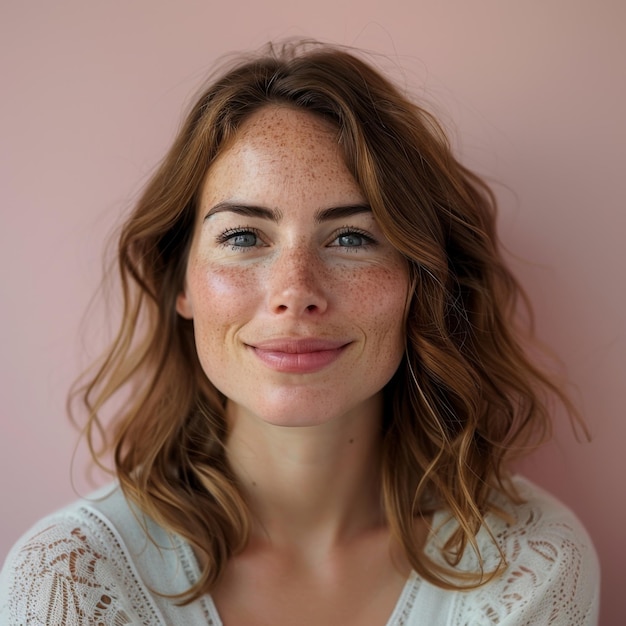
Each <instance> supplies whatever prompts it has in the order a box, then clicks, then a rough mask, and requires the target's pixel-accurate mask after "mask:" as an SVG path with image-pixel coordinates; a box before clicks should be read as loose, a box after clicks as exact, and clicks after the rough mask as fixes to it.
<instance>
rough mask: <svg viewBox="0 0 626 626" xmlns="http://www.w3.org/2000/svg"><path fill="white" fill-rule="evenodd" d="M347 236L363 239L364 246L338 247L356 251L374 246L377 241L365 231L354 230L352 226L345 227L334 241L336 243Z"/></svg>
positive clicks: (336, 235)
mask: <svg viewBox="0 0 626 626" xmlns="http://www.w3.org/2000/svg"><path fill="white" fill-rule="evenodd" d="M346 235H357V236H359V237H361V238H362V239H363V245H361V246H338V247H339V248H343V249H344V250H351V251H356V250H358V249H362V248H366V247H368V246H372V245H375V244H376V240H375V239H374V238H373V237H372V236H371V235H370V234H368V233H366V232H365V231H364V230H361V229H359V228H354V227H352V226H344V227H343V228H340V229H339V231H338V232H337V233H336V234H335V236H334V238H333V241H336V240H337V239H339V238H340V237H345V236H346Z"/></svg>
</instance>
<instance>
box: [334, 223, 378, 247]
mask: <svg viewBox="0 0 626 626" xmlns="http://www.w3.org/2000/svg"><path fill="white" fill-rule="evenodd" d="M374 243H376V242H375V241H374V239H373V238H372V237H370V236H369V235H368V234H366V233H363V232H360V231H359V230H356V229H354V228H344V229H343V230H341V231H340V232H339V233H338V234H337V236H336V237H335V239H334V241H333V245H335V246H338V247H340V248H348V249H349V248H352V249H355V248H356V249H358V248H365V247H366V246H370V245H372V244H374Z"/></svg>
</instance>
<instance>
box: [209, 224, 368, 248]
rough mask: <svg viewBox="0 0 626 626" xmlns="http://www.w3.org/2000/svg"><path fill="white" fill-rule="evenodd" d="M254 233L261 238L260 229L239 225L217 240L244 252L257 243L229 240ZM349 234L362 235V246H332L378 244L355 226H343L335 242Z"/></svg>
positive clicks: (336, 234) (335, 237) (220, 235)
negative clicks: (250, 244) (231, 242)
mask: <svg viewBox="0 0 626 626" xmlns="http://www.w3.org/2000/svg"><path fill="white" fill-rule="evenodd" d="M249 234H252V235H254V236H255V237H256V238H257V240H259V239H261V234H260V232H259V230H258V229H256V228H251V227H247V226H245V227H244V226H238V227H237V228H228V229H227V230H225V231H224V232H222V233H220V234H219V235H218V236H217V237H216V241H217V243H218V244H219V245H221V246H226V245H228V246H230V248H231V249H232V250H233V251H236V252H243V251H245V250H246V249H247V248H256V247H257V244H255V245H253V246H237V245H235V244H229V243H228V242H229V240H231V239H233V238H234V237H237V236H240V235H249ZM347 235H356V236H358V237H360V238H361V239H362V240H363V244H362V245H360V246H341V245H338V246H332V247H338V248H343V249H344V250H350V251H352V252H356V251H357V250H359V249H363V248H365V247H368V246H372V245H376V243H377V242H376V240H375V239H374V238H373V237H372V236H371V235H370V234H368V233H367V232H365V231H363V230H361V229H359V228H354V227H353V226H344V227H342V228H340V229H339V230H338V231H337V232H336V233H335V235H334V237H333V240H332V241H333V242H334V241H336V240H337V239H339V238H340V237H346V236H347Z"/></svg>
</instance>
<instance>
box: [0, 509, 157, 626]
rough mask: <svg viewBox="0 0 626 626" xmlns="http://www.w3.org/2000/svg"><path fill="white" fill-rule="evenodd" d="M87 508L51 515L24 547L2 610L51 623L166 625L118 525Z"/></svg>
mask: <svg viewBox="0 0 626 626" xmlns="http://www.w3.org/2000/svg"><path fill="white" fill-rule="evenodd" d="M81 512H82V514H83V515H82V516H81V517H80V518H78V519H73V518H72V517H67V518H65V519H60V520H58V521H56V523H54V522H52V521H51V520H50V521H49V522H48V524H47V525H46V526H45V527H43V528H41V529H40V530H38V531H36V532H35V534H34V535H32V536H31V537H30V539H28V540H27V541H26V542H25V543H24V544H23V545H22V546H21V548H20V550H19V551H18V552H17V554H16V555H15V558H14V559H13V562H12V572H11V574H12V578H11V580H10V581H9V584H8V588H7V590H6V591H7V592H6V597H5V594H4V593H3V594H2V595H3V602H4V603H5V604H6V606H4V607H3V606H0V615H5V614H6V615H7V616H10V619H11V620H12V621H11V622H10V623H11V624H33V625H35V624H42V625H44V624H45V625H46V626H56V625H59V626H62V625H63V626H65V625H76V626H87V625H92V624H98V625H102V626H124V625H125V624H145V625H146V626H152V625H155V626H156V625H158V624H162V623H163V622H162V621H161V619H160V617H159V615H158V612H157V611H156V609H155V607H154V606H153V603H152V602H151V601H150V598H149V596H148V593H147V590H146V589H144V588H143V586H142V585H141V583H140V581H139V579H138V577H137V575H136V574H135V573H134V571H133V568H132V566H131V564H130V562H129V560H128V559H127V558H126V555H125V553H124V552H125V551H124V549H123V548H122V546H121V545H120V544H119V542H118V540H117V538H116V537H115V533H114V532H113V530H112V529H110V528H108V527H106V526H105V525H104V524H102V523H101V520H99V519H97V518H96V517H94V516H93V514H92V513H90V512H89V511H87V510H85V509H81ZM3 586H4V581H3Z"/></svg>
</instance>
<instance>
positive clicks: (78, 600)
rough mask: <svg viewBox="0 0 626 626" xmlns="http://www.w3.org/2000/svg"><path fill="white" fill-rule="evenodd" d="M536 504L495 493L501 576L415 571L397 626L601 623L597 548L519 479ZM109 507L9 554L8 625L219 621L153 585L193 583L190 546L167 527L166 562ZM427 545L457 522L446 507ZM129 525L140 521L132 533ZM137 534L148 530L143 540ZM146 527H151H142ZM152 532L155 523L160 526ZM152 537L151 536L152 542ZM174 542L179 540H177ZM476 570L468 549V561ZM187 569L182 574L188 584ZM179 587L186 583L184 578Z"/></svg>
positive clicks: (47, 525)
mask: <svg viewBox="0 0 626 626" xmlns="http://www.w3.org/2000/svg"><path fill="white" fill-rule="evenodd" d="M518 486H519V487H520V489H521V491H522V494H523V495H524V496H525V497H526V498H527V499H528V502H527V504H524V505H520V506H514V505H511V504H510V503H507V502H505V501H503V502H497V504H498V505H499V506H501V508H503V509H504V510H505V511H507V512H509V513H510V514H511V515H512V517H513V518H514V519H515V520H516V521H515V522H514V523H511V524H507V523H505V522H504V521H502V520H501V519H500V518H495V517H493V519H490V520H489V526H490V528H491V530H492V532H493V534H494V536H495V537H496V539H497V541H498V544H499V545H500V547H501V548H502V549H503V550H504V552H505V554H506V555H507V561H508V567H507V569H506V571H505V572H504V573H503V575H501V576H500V577H498V578H497V579H496V580H494V581H492V582H490V583H489V584H487V585H485V586H483V587H480V588H478V589H475V590H471V591H465V592H461V591H446V590H442V589H440V588H438V587H435V586H433V585H431V584H429V583H427V582H425V581H423V580H421V579H420V578H419V577H418V576H417V575H416V574H415V573H414V574H412V575H411V577H410V579H409V581H408V582H407V585H406V586H405V589H404V590H403V593H402V595H401V597H400V599H399V601H398V605H397V606H396V607H395V610H394V612H393V614H392V616H391V617H390V619H389V621H388V623H387V626H412V625H414V626H415V625H417V624H424V623H428V624H437V625H438V626H439V625H441V626H444V625H446V626H475V625H481V626H482V625H486V626H492V625H493V626H495V625H498V626H522V625H531V624H532V626H543V625H546V626H547V625H561V624H563V625H567V626H593V625H594V624H596V623H597V614H598V594H599V590H598V586H599V585H598V583H599V569H598V562H597V557H596V555H595V552H594V550H593V546H592V544H591V542H590V541H589V538H588V537H587V535H586V533H585V531H584V529H583V528H582V526H581V525H580V523H579V522H578V520H577V519H576V518H575V517H574V516H573V515H572V514H571V513H570V512H569V511H568V510H567V509H565V508H564V507H563V506H562V505H560V504H559V503H558V502H556V501H555V500H554V499H553V498H551V496H548V495H547V494H545V493H543V492H541V490H538V489H536V488H535V487H534V486H531V485H529V484H528V483H526V482H525V481H519V482H518ZM107 502H108V504H106V506H104V505H103V507H104V511H105V512H103V511H102V510H101V509H99V508H98V506H99V505H98V504H97V502H95V503H89V504H86V503H84V502H83V503H79V504H77V505H74V506H72V507H69V508H68V509H66V510H64V511H62V512H60V513H58V514H56V515H53V516H50V517H49V518H46V519H45V520H43V521H42V522H40V523H39V524H38V525H36V526H35V528H34V529H33V530H32V531H31V532H29V533H28V534H27V535H26V536H25V539H23V540H22V541H21V542H19V543H18V544H17V545H16V546H15V548H14V549H13V551H12V552H11V553H10V555H9V557H8V559H7V562H6V564H5V566H4V568H3V570H2V573H1V574H0V623H2V624H8V625H11V626H13V625H18V624H19V625H22V624H28V625H44V624H45V625H47V626H55V625H64V626H87V625H102V626H124V625H126V624H144V625H146V626H156V625H162V624H186V625H190V626H191V625H198V626H200V625H202V626H221V621H220V619H219V616H218V615H217V612H216V610H215V607H214V605H213V603H212V601H211V598H210V597H208V596H207V597H205V598H201V599H200V600H198V601H196V602H193V603H192V604H190V605H187V606H185V607H178V606H176V605H175V604H174V601H173V600H170V599H168V598H165V597H163V596H160V595H158V594H156V593H154V591H152V590H151V589H152V586H151V585H150V584H148V583H147V582H146V581H152V583H154V582H155V581H156V583H157V584H158V586H159V588H160V589H161V590H163V589H172V588H173V587H172V586H171V585H172V584H173V582H172V581H174V579H175V578H176V577H177V576H179V577H181V576H182V581H183V584H188V585H191V584H193V583H194V582H195V581H196V580H197V577H198V575H199V572H198V568H197V564H196V561H195V558H194V556H193V552H192V550H191V547H190V546H189V545H188V544H186V543H185V542H183V541H182V539H180V538H178V537H173V538H172V537H171V536H169V535H167V533H165V532H164V531H163V530H162V529H158V527H157V531H158V532H160V533H161V536H159V542H157V543H161V541H162V546H163V545H165V544H166V542H168V546H169V547H168V548H167V550H166V551H167V552H168V559H169V560H161V561H158V562H159V563H161V562H162V563H164V566H163V568H162V571H161V570H160V569H158V568H157V569H158V571H156V572H154V571H148V570H153V569H154V568H153V567H152V566H151V565H149V563H154V562H156V561H154V560H152V561H150V560H149V558H147V557H146V553H147V552H149V551H150V550H152V551H154V552H156V553H159V554H160V550H161V549H162V548H158V547H156V546H155V545H154V544H152V543H150V542H149V541H146V540H145V535H141V534H138V533H139V529H141V528H142V527H141V526H140V525H139V522H138V521H137V519H136V517H135V516H134V515H133V513H132V511H131V510H130V508H129V506H128V504H127V503H126V501H125V500H124V498H123V496H122V495H121V492H120V491H119V490H116V491H114V492H113V495H111V496H110V498H109V499H108V500H107ZM436 520H438V522H439V523H440V526H439V528H440V530H439V531H438V532H437V533H436V534H435V535H434V536H433V537H431V539H430V540H429V543H428V548H427V549H428V551H429V553H430V554H431V555H432V556H436V555H437V545H441V544H440V542H441V541H443V540H444V539H445V537H446V536H447V533H448V532H451V531H452V529H453V528H454V522H453V521H448V522H446V521H445V516H444V514H443V513H442V514H438V516H436ZM129 529H130V530H129ZM131 531H132V532H135V535H134V537H143V540H142V541H140V542H139V543H141V546H137V545H136V544H137V541H136V540H134V539H133V535H132V532H131ZM141 532H143V531H141ZM151 532H152V531H151ZM477 540H478V542H479V545H480V547H481V549H482V550H483V556H484V557H485V559H486V565H487V567H490V566H492V565H495V564H497V562H498V556H499V555H498V552H497V550H496V549H495V548H494V547H493V546H492V545H491V543H490V540H489V539H488V536H487V534H486V532H485V531H481V532H480V533H479V534H478V537H477ZM144 544H145V545H144ZM170 548H172V549H170ZM460 566H461V568H463V569H473V568H475V567H476V557H475V555H473V553H471V551H468V552H467V553H466V554H465V555H464V557H463V559H462V561H461V564H460ZM180 580H181V579H180V578H179V579H178V583H177V584H179V583H180ZM177 588H179V587H177Z"/></svg>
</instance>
